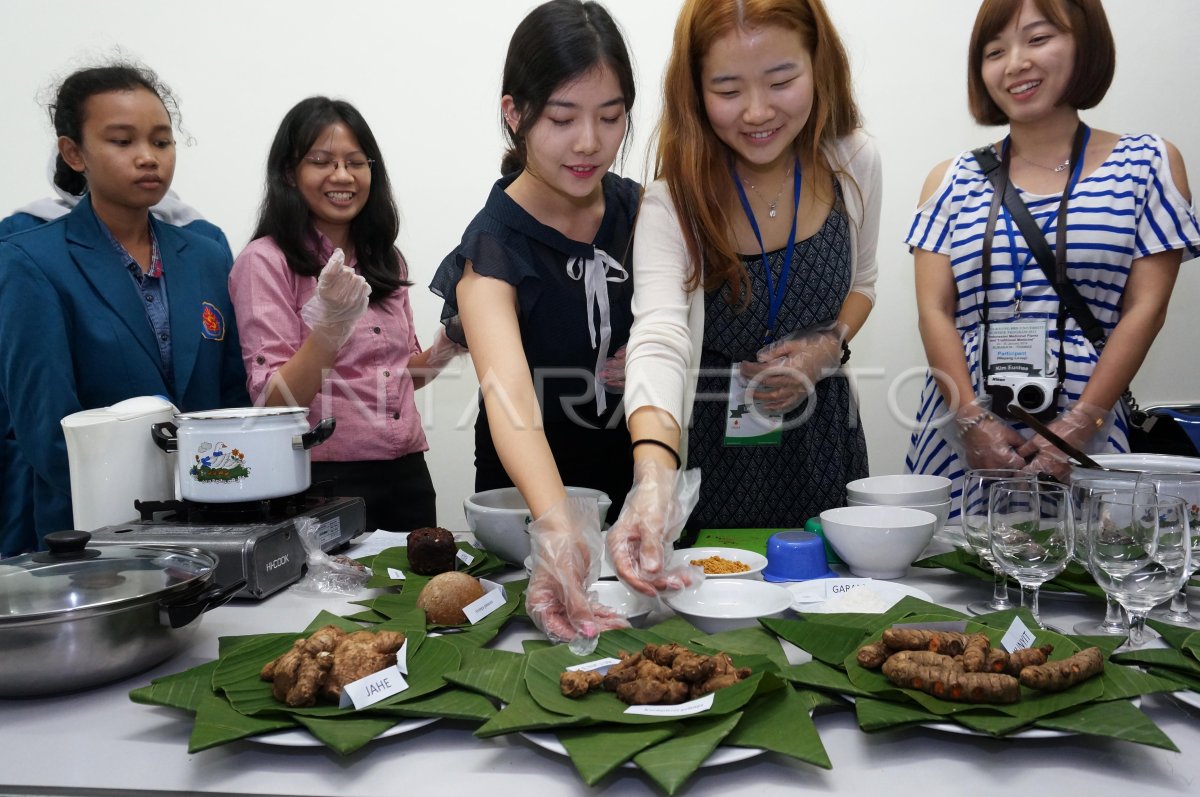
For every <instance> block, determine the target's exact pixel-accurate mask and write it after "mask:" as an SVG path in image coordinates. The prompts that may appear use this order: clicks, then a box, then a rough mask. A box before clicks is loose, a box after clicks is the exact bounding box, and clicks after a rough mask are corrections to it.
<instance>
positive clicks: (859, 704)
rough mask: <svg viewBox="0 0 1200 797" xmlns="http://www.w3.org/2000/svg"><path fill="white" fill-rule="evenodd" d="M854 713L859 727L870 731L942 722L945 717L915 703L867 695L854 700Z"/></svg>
mask: <svg viewBox="0 0 1200 797" xmlns="http://www.w3.org/2000/svg"><path fill="white" fill-rule="evenodd" d="M854 714H855V717H856V718H857V719H858V727H860V728H862V729H863V730H864V731H868V732H871V731H883V730H889V729H891V728H896V727H899V726H902V725H917V724H922V723H927V722H940V721H942V720H943V719H944V718H943V717H939V716H938V715H936V714H934V713H933V712H930V711H926V710H925V709H923V708H921V707H920V706H918V705H916V704H914V703H893V702H891V701H887V700H879V699H876V698H865V697H860V698H858V699H856V700H855V701H854Z"/></svg>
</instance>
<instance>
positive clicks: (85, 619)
mask: <svg viewBox="0 0 1200 797" xmlns="http://www.w3.org/2000/svg"><path fill="white" fill-rule="evenodd" d="M89 539H91V535H90V534H88V533H87V532H85V531H58V532H54V533H52V534H48V535H46V544H47V546H48V547H49V550H48V551H46V552H43V553H34V554H25V555H23V556H18V557H15V558H13V559H6V560H4V561H3V562H0V651H3V654H2V655H0V697H34V696H37V695H48V694H55V693H60V692H69V691H72V690H76V689H85V688H87V687H90V686H97V685H99V684H104V683H108V682H110V681H116V680H118V679H120V678H124V677H126V676H129V675H133V674H134V673H138V672H141V671H142V670H145V669H148V668H150V667H153V666H154V665H155V664H158V663H159V662H161V661H164V660H166V659H168V658H170V657H171V656H173V655H175V654H176V653H177V652H179V651H180V650H181V649H182V648H183V647H184V646H185V645H186V644H187V642H188V640H189V639H190V638H191V636H192V634H193V633H194V632H195V631H196V628H197V627H198V626H199V625H200V619H201V616H202V615H203V613H204V612H206V611H208V610H209V609H213V608H216V607H217V606H220V605H222V604H224V603H225V602H226V601H228V600H229V599H230V598H232V597H233V596H234V594H236V593H237V591H238V590H240V589H241V588H242V587H243V586H244V585H245V582H239V583H237V584H229V585H226V586H223V587H222V586H217V585H216V582H215V581H214V577H215V574H216V569H217V558H216V556H214V555H213V554H210V553H208V552H206V551H202V550H199V549H197V548H182V547H166V546H163V547H154V546H148V545H147V546H129V547H126V546H116V545H114V546H102V547H94V548H89V547H87V542H88V540H89Z"/></svg>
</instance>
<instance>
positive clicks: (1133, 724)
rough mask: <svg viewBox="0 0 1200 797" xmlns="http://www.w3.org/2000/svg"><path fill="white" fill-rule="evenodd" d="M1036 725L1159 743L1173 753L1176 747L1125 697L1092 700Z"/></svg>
mask: <svg viewBox="0 0 1200 797" xmlns="http://www.w3.org/2000/svg"><path fill="white" fill-rule="evenodd" d="M1036 725H1037V726H1038V727H1039V728H1050V729H1052V730H1057V731H1067V732H1069V733H1080V734H1089V735H1091V736H1108V737H1111V738H1113V739H1123V740H1124V741H1127V742H1137V743H1138V744H1145V745H1150V746H1151V747H1161V748H1162V749H1164V750H1172V751H1174V752H1176V753H1178V752H1179V748H1178V747H1176V746H1175V743H1174V742H1172V741H1171V740H1170V738H1169V737H1168V736H1167V735H1166V734H1165V733H1163V732H1162V730H1160V729H1159V727H1158V726H1157V725H1155V724H1154V721H1153V720H1151V719H1150V718H1149V717H1147V716H1146V715H1145V714H1143V713H1142V712H1141V710H1140V709H1138V708H1137V707H1136V706H1134V705H1133V704H1132V703H1130V702H1129V701H1127V700H1115V701H1110V702H1105V703H1092V704H1090V705H1086V706H1079V707H1078V708H1076V709H1073V710H1071V711H1068V712H1064V713H1062V714H1056V715H1054V716H1052V717H1044V718H1043V719H1040V720H1038V721H1037V723H1036Z"/></svg>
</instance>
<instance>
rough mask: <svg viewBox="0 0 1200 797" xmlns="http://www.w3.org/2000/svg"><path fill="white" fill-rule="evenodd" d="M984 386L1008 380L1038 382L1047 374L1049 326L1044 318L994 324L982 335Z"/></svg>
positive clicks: (994, 322) (995, 322)
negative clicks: (985, 364) (985, 359)
mask: <svg viewBox="0 0 1200 797" xmlns="http://www.w3.org/2000/svg"><path fill="white" fill-rule="evenodd" d="M985 339H986V342H987V354H988V372H987V374H986V377H987V383H988V384H995V383H997V382H1005V381H1007V380H1009V379H1011V378H1014V377H1015V378H1033V379H1041V378H1045V377H1048V376H1050V374H1049V373H1047V370H1046V365H1047V362H1048V357H1049V355H1048V349H1049V346H1048V345H1047V343H1048V341H1049V326H1048V322H1047V321H1046V319H1044V318H1029V319H1020V320H1013V321H993V322H992V323H990V324H988V325H987V329H986V331H985Z"/></svg>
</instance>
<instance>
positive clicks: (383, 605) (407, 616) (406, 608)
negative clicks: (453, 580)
mask: <svg viewBox="0 0 1200 797" xmlns="http://www.w3.org/2000/svg"><path fill="white" fill-rule="evenodd" d="M428 580H429V579H425V581H426V582H428ZM414 583H415V577H414ZM528 585H529V580H528V579H521V580H520V581H509V582H506V583H505V584H504V590H505V595H506V599H505V601H504V605H503V606H501V607H500V608H498V609H496V611H494V612H492V613H491V614H489V615H488V616H487V617H485V618H483V619H482V620H480V621H479V622H478V623H475V624H474V625H471V624H470V623H463V624H462V625H457V626H439V625H436V624H434V623H428V624H426V622H425V610H424V609H421V608H419V607H418V606H417V598H419V597H420V595H421V590H420V589H419V588H418V589H406V590H404V591H403V592H401V593H399V594H396V593H388V594H386V595H380V596H379V597H377V598H372V599H370V600H363V601H354V602H355V603H357V604H358V605H359V606H365V607H366V608H367V609H369V610H371V611H374V612H378V613H379V614H382V615H385V616H387V617H389V618H391V619H392V620H396V621H398V622H400V623H401V624H402V625H404V626H405V627H416V626H421V625H425V626H426V627H427V628H429V629H431V630H432V629H435V628H456V629H459V630H461V631H463V632H473V633H474V636H473V637H468V638H469V639H480V640H482V641H481V642H480V643H479V644H484V643H486V642H487V641H488V640H489V639H491V638H492V637H494V636H495V635H496V634H498V633H499V632H500V629H501V628H502V627H503V626H504V624H505V623H507V622H508V620H509V618H510V617H512V616H514V615H515V614H518V613H517V609H518V608H519V607H523V606H524V604H525V588H526V587H527V586H528ZM410 586H412V585H410ZM518 616H519V615H518ZM489 634H490V635H489Z"/></svg>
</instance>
